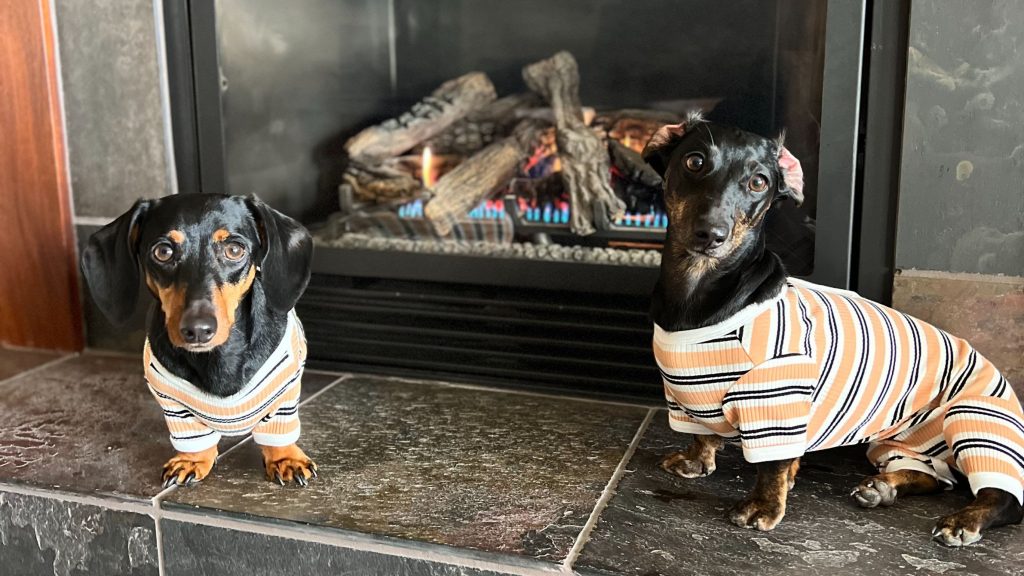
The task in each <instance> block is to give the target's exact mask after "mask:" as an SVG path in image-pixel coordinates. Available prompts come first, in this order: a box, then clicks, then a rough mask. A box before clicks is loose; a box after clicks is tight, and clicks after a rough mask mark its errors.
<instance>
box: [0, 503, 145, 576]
mask: <svg viewBox="0 0 1024 576" xmlns="http://www.w3.org/2000/svg"><path fill="white" fill-rule="evenodd" d="M0 573H2V574H9V575H11V576H15V575H16V576H34V575H37V574H38V575H46V576H84V575H87V574H88V575H93V574H124V575H131V576H156V575H157V573H158V567H157V548H156V531H155V529H154V524H153V519H152V518H150V517H149V516H145V515H142V514H135V513H132V512H124V511H118V510H109V509H105V508H100V507H97V506H91V505H88V504H79V503H75V502H67V501H63V500H59V499H51V498H43V497H39V496H28V495H24V494H14V493H11V492H2V491H0Z"/></svg>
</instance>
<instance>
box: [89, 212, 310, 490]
mask: <svg viewBox="0 0 1024 576" xmlns="http://www.w3.org/2000/svg"><path fill="white" fill-rule="evenodd" d="M312 253H313V242H312V238H311V237H310V235H309V232H307V231H306V229H305V228H303V227H302V225H301V224H299V223H298V222H296V221H295V220H292V219H291V218H289V217H287V216H285V215H284V214H281V213H280V212H278V211H276V210H274V209H272V208H270V207H269V206H267V205H266V204H264V203H263V202H261V201H260V200H258V199H256V198H241V197H236V196H223V195H215V194H183V195H178V196H168V197H165V198H160V199H159V200H139V201H138V202H136V203H135V205H134V206H132V208H131V210H129V211H128V212H126V213H124V214H123V215H122V216H121V217H119V218H118V219H117V220H115V221H114V222H112V223H110V224H108V225H107V226H104V227H103V228H102V229H100V230H99V231H97V232H96V233H95V234H93V235H92V237H91V238H89V244H88V246H86V248H85V250H84V251H83V252H82V272H83V274H84V276H85V279H86V281H87V283H88V286H89V289H90V291H91V293H92V296H93V299H94V300H95V301H96V304H97V305H98V306H99V308H100V310H102V311H103V313H104V314H105V315H106V316H107V317H108V318H110V319H111V320H112V321H114V322H115V323H123V322H124V321H125V320H127V318H128V317H129V316H130V315H131V314H132V312H133V311H134V310H135V305H136V302H137V301H138V293H139V284H140V281H143V282H145V285H146V286H147V287H148V288H149V291H150V292H151V293H152V294H153V296H154V297H155V298H156V299H157V302H158V303H159V306H154V307H153V308H152V311H151V313H150V318H149V328H148V332H147V339H146V346H145V350H144V354H143V356H144V363H145V373H146V380H147V381H148V382H149V387H150V391H151V392H152V393H153V396H155V397H156V399H157V402H159V403H160V406H161V407H162V408H163V411H164V417H165V419H166V421H167V426H168V428H169V429H170V431H171V444H172V445H173V446H174V448H175V449H176V450H177V451H178V454H177V455H176V456H175V457H174V458H171V459H170V460H169V461H168V462H167V464H165V465H164V468H163V481H164V485H165V486H170V485H171V484H177V485H191V484H193V483H195V482H198V481H200V480H202V479H203V478H205V477H206V475H207V474H209V473H210V469H211V468H213V465H214V462H215V461H216V458H217V443H218V441H219V440H220V438H221V435H230V436H237V435H244V434H248V433H250V432H252V434H253V437H254V439H255V441H256V443H257V444H259V445H260V448H261V450H262V452H263V462H264V465H265V468H266V473H267V477H268V479H271V480H276V481H277V482H279V483H280V484H282V485H284V484H286V483H289V482H291V481H292V480H294V481H295V483H296V484H298V485H300V486H305V485H306V483H307V482H308V481H309V480H310V479H311V478H314V477H316V464H314V463H313V461H312V460H310V459H309V458H308V457H307V456H306V455H305V454H304V453H303V452H302V450H301V449H299V447H298V446H296V444H295V442H296V441H297V440H298V438H299V419H298V408H297V406H298V402H299V390H300V381H301V378H302V369H303V365H304V364H305V359H306V340H305V336H304V335H303V332H302V324H301V323H300V322H299V319H298V317H297V316H296V315H295V311H294V310H293V308H294V306H295V303H296V301H298V299H299V296H301V295H302V292H303V290H305V288H306V284H307V283H308V282H309V275H310V261H311V258H312Z"/></svg>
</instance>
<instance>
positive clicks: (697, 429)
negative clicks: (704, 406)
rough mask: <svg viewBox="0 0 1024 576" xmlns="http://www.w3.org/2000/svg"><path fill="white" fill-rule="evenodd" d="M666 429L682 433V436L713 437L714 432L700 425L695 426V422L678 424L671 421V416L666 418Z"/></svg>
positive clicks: (678, 422)
mask: <svg viewBox="0 0 1024 576" xmlns="http://www.w3.org/2000/svg"><path fill="white" fill-rule="evenodd" d="M668 427H669V428H671V429H672V430H674V431H676V432H682V433H683V434H697V435H699V436H715V433H714V432H712V431H711V430H709V429H707V428H706V427H704V426H702V425H700V424H697V423H696V422H680V421H679V420H673V419H672V417H671V416H669V418H668Z"/></svg>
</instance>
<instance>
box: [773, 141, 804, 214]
mask: <svg viewBox="0 0 1024 576" xmlns="http://www.w3.org/2000/svg"><path fill="white" fill-rule="evenodd" d="M779 169H780V170H781V171H782V181H781V182H779V195H780V196H788V197H790V198H792V199H793V201H794V202H796V205H797V206H799V205H801V204H803V203H804V169H803V168H802V167H801V166H800V161H799V160H797V159H796V156H793V153H792V152H790V151H789V149H787V148H786V147H785V146H782V145H780V146H779Z"/></svg>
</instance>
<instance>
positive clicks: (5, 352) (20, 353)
mask: <svg viewBox="0 0 1024 576" xmlns="http://www.w3.org/2000/svg"><path fill="white" fill-rule="evenodd" d="M60 357H61V354H60V353H59V352H50V351H48V350H27V349H23V348H19V349H13V348H4V347H3V346H0V381H3V380H6V379H8V378H11V377H12V376H17V375H18V374H20V373H21V372H24V371H25V370H30V369H32V368H35V367H36V366H39V365H41V364H45V363H47V362H50V361H51V360H56V359H57V358H60Z"/></svg>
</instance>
